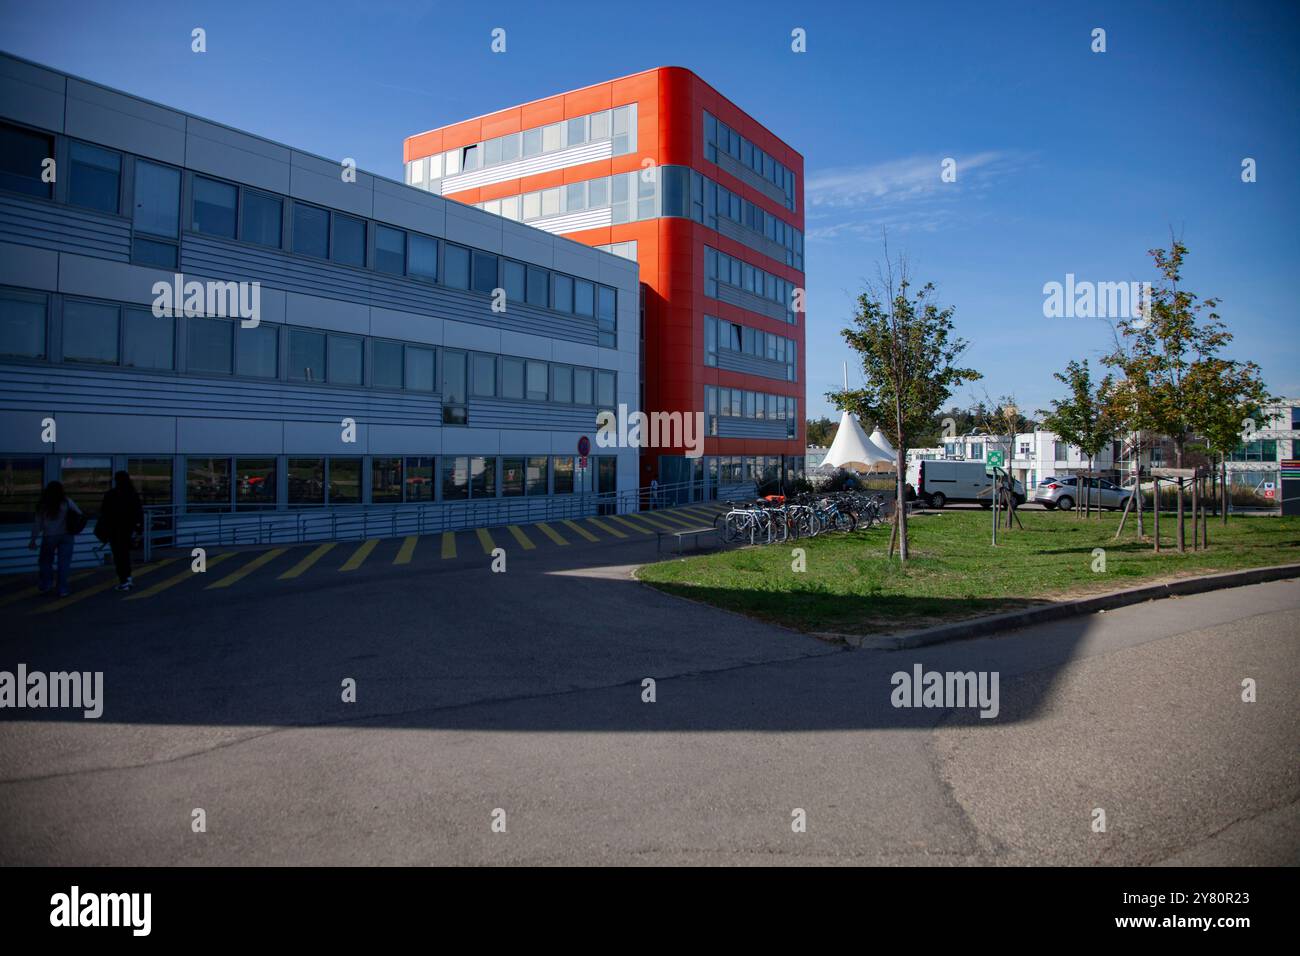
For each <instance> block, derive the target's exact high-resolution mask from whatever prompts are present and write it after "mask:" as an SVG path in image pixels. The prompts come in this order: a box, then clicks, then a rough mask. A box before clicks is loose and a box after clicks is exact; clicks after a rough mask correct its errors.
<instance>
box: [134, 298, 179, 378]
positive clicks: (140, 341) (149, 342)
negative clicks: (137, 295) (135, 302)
mask: <svg viewBox="0 0 1300 956" xmlns="http://www.w3.org/2000/svg"><path fill="white" fill-rule="evenodd" d="M123 324H124V326H125V328H124V329H123V331H124V332H125V336H124V340H125V341H124V342H123V345H122V364H123V365H125V366H127V367H129V368H159V369H171V368H174V367H175V364H176V320H175V319H173V318H172V317H171V316H166V317H164V318H161V319H160V318H155V317H154V314H153V313H152V312H151V311H149V310H147V309H126V310H125V312H124V313H123Z"/></svg>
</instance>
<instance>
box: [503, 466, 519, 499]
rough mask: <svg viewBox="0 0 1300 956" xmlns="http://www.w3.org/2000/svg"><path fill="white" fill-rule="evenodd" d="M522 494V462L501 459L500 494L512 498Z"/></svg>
mask: <svg viewBox="0 0 1300 956" xmlns="http://www.w3.org/2000/svg"><path fill="white" fill-rule="evenodd" d="M523 493H524V460H523V459H522V458H502V459H501V494H503V495H505V496H506V497H507V498H514V497H517V496H519V495H522V494H523Z"/></svg>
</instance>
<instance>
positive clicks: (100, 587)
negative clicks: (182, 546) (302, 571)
mask: <svg viewBox="0 0 1300 956" xmlns="http://www.w3.org/2000/svg"><path fill="white" fill-rule="evenodd" d="M223 557H224V555H223ZM175 560H176V559H175V558H164V559H163V560H161V561H158V562H156V563H154V564H146V565H145V566H144V567H142V568H136V569H135V571H134V573H133V574H132V577H137V578H142V577H144V576H145V575H146V574H148V573H149V572H150V571H156V570H158V569H159V568H161V567H162V566H163V565H165V564H171V563H172V562H173V561H175ZM212 560H213V561H215V560H216V558H213V559H212ZM116 584H117V576H116V575H114V576H113V577H111V578H109V579H108V580H107V581H104V582H102V583H100V584H96V585H94V586H93V587H89V588H86V589H85V590H84V591H78V592H77V593H76V594H69V595H68V596H67V597H65V598H60V599H59V600H57V601H55V602H54V603H53V604H47V605H45V607H42V608H37V609H36V610H34V611H32V613H33V614H48V613H49V612H50V611H58V610H61V609H62V608H65V607H67V606H68V605H69V604H76V603H77V602H78V601H84V600H85V599H86V598H88V597H90V596H91V595H92V594H98V593H99V592H100V591H107V590H108V589H109V588H111V587H113V586H114V585H116ZM133 596H134V595H133ZM127 600H128V601H129V600H130V598H127Z"/></svg>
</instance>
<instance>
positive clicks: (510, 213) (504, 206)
mask: <svg viewBox="0 0 1300 956" xmlns="http://www.w3.org/2000/svg"><path fill="white" fill-rule="evenodd" d="M501 215H502V216H504V217H505V218H507V219H513V220H514V221H515V222H518V221H519V197H518V196H507V197H506V198H505V199H503V200H501Z"/></svg>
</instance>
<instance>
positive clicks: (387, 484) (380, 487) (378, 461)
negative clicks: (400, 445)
mask: <svg viewBox="0 0 1300 956" xmlns="http://www.w3.org/2000/svg"><path fill="white" fill-rule="evenodd" d="M370 500H371V502H372V503H374V504H377V505H386V504H396V503H397V502H400V501H401V500H402V459H400V458H372V459H370Z"/></svg>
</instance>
